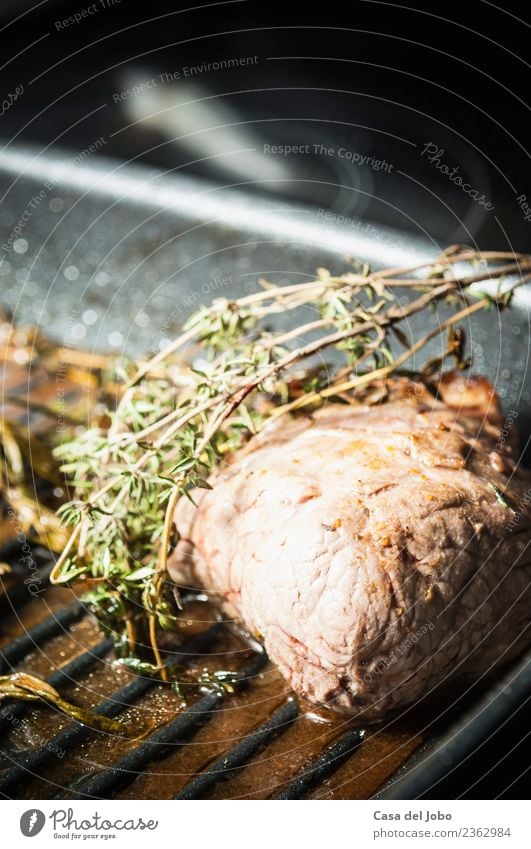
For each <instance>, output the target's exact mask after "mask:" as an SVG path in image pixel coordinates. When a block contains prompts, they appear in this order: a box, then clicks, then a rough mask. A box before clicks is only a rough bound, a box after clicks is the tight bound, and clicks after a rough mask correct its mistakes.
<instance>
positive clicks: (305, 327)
mask: <svg viewBox="0 0 531 849" xmlns="http://www.w3.org/2000/svg"><path fill="white" fill-rule="evenodd" d="M463 269H464V270H463ZM530 272H531V257H530V256H527V255H521V254H508V253H492V252H491V253H478V252H476V251H473V250H470V249H468V248H462V247H453V248H451V249H449V250H448V251H446V252H445V253H444V254H442V255H441V256H439V257H438V258H437V259H436V260H435V261H434V262H433V263H428V264H423V265H420V266H418V267H412V268H392V269H387V270H384V271H372V270H371V269H370V268H368V267H367V266H357V265H354V266H353V270H352V271H350V272H348V273H346V274H344V275H342V276H338V277H335V276H331V275H330V274H328V272H326V271H325V270H323V269H321V270H319V271H318V273H317V276H316V277H315V279H313V280H310V281H308V282H304V283H297V284H294V285H284V286H276V285H271V284H268V283H265V282H263V287H262V290H261V291H258V292H256V293H253V294H250V295H246V296H244V297H242V298H239V299H237V300H227V299H217V300H215V301H214V302H213V303H212V305H211V306H209V307H203V308H201V309H200V310H199V311H198V312H196V313H195V314H194V315H193V316H192V317H191V318H190V320H189V321H188V322H187V324H186V325H185V327H184V329H183V332H182V334H181V335H180V336H179V337H178V338H177V339H175V340H174V341H173V342H172V343H171V344H170V345H169V346H168V347H167V348H165V349H164V350H163V351H162V352H160V353H159V354H157V355H156V356H155V357H153V358H152V359H151V360H149V361H147V362H144V363H142V364H141V365H140V366H136V365H135V364H131V363H125V364H124V363H123V362H122V363H121V365H120V367H119V368H118V370H117V379H118V381H119V384H120V389H119V401H118V403H117V405H116V408H115V409H111V408H110V407H109V409H108V411H107V413H106V415H105V416H103V420H104V421H105V422H106V425H105V426H102V425H101V420H102V417H101V416H100V425H99V426H97V427H94V428H91V429H86V430H84V431H83V432H81V433H80V434H79V435H78V436H76V437H75V438H74V439H72V440H71V441H69V442H67V443H65V444H63V445H61V446H60V447H59V448H58V449H57V455H58V457H59V458H60V460H61V462H62V463H63V465H62V471H63V472H64V474H65V475H67V477H68V479H69V481H70V486H71V487H73V490H74V498H73V500H72V501H70V502H69V503H68V504H65V505H64V506H63V507H62V508H61V510H60V515H61V518H62V520H63V521H64V523H65V524H66V525H68V526H70V529H71V532H70V536H69V539H68V542H67V544H66V546H65V548H64V550H63V553H62V555H61V556H60V558H59V559H58V561H57V563H56V565H55V568H54V570H53V573H52V580H53V581H54V582H55V583H64V582H69V581H74V580H80V581H83V582H84V583H85V585H88V591H87V592H86V594H85V596H84V598H85V600H86V601H87V603H88V604H89V605H90V606H91V608H92V609H93V611H94V613H95V614H96V616H97V617H98V618H99V620H100V621H101V622H102V624H103V626H104V627H105V628H106V629H107V630H108V631H110V632H112V633H113V634H114V636H115V640H116V645H117V650H118V652H119V653H120V655H121V656H122V657H129V658H132V657H135V656H138V655H139V654H140V656H141V657H144V656H145V654H146V652H149V654H150V660H149V667H150V669H151V671H153V673H156V674H159V673H160V675H161V677H163V678H165V677H166V671H167V670H166V667H165V666H164V663H163V658H162V655H161V651H160V649H159V637H160V632H161V631H162V630H165V629H172V628H174V626H175V621H176V616H177V614H178V610H177V609H176V605H175V598H177V600H178V596H176V595H175V594H174V588H173V586H172V584H171V582H170V581H169V579H168V578H167V569H166V565H167V558H168V555H169V553H170V552H171V550H172V548H173V547H174V546H175V544H176V542H177V539H178V528H176V527H175V524H174V512H175V507H176V504H177V501H178V500H179V499H180V498H182V497H187V498H191V499H192V498H193V492H192V491H193V490H194V489H195V488H197V487H207V488H209V486H210V485H209V483H208V477H209V475H210V473H211V471H212V470H213V469H214V468H215V467H216V465H217V464H218V463H219V462H220V460H221V459H222V458H223V457H224V456H226V455H227V454H228V453H230V452H233V451H235V450H237V449H238V448H239V447H240V446H242V445H244V444H245V443H246V442H247V441H248V440H249V439H250V438H251V437H252V436H253V434H255V433H256V432H257V431H259V430H261V429H262V428H263V427H264V426H265V424H267V422H269V421H271V420H272V419H273V418H277V417H278V416H281V415H285V414H287V413H288V412H292V411H295V410H297V409H301V408H303V407H308V406H309V405H313V406H317V405H319V404H321V403H323V402H324V401H325V400H326V399H330V398H336V399H340V400H343V401H345V402H347V403H348V402H351V401H353V400H355V399H356V397H357V396H359V394H360V393H364V392H366V391H367V389H368V388H370V387H371V386H372V385H374V384H375V382H376V381H378V382H380V384H381V383H382V381H383V382H385V380H386V379H387V378H388V377H389V376H390V375H392V374H393V373H395V372H397V371H398V370H400V369H402V368H403V367H404V366H405V365H406V364H407V362H408V361H409V360H410V359H411V358H412V357H413V356H414V355H416V354H417V353H418V352H419V351H420V350H421V349H422V348H423V347H424V346H425V345H426V344H427V343H428V342H429V341H430V340H432V339H434V338H435V337H436V336H438V335H441V334H443V335H444V334H448V338H449V342H448V348H447V354H448V355H451V356H453V357H454V359H455V360H456V361H457V363H458V365H461V366H463V365H464V361H463V358H462V344H461V341H460V339H461V337H459V336H458V334H457V332H456V328H457V326H458V325H459V323H460V322H462V321H463V320H465V319H467V318H468V317H469V316H471V315H473V314H474V313H475V312H477V311H479V310H483V309H487V308H492V307H494V308H497V309H502V308H505V307H507V306H509V304H510V301H511V298H512V295H513V292H514V290H515V289H516V288H517V287H518V286H520V285H522V284H523V283H526V282H527V281H528V280H529V279H530V277H531V274H530ZM493 280H494V281H497V284H498V285H496V286H495V287H494V291H492V286H490V287H489V293H486V292H485V291H482V290H480V287H481V284H482V283H488V282H489V281H493ZM473 284H475V285H473ZM397 290H406V291H407V292H409V297H408V298H407V299H406V302H405V303H404V301H403V300H402V299H401V300H398V299H397V294H398V293H397ZM400 294H401V295H402V294H403V292H401V293H400ZM441 303H444V304H445V305H446V306H447V307H448V308H449V311H450V312H449V317H447V318H445V319H444V320H441V321H440V322H439V323H438V324H437V326H436V327H434V329H433V330H430V331H429V332H428V333H426V334H425V335H424V336H423V337H422V338H420V339H417V340H409V338H408V337H407V335H406V333H405V332H404V329H403V328H404V326H405V324H406V323H407V321H408V319H409V318H411V317H412V316H413V315H415V314H418V313H420V312H422V311H425V310H429V309H434V308H436V306H437V304H441ZM301 308H303V309H302V314H304V315H305V316H306V317H307V316H308V315H310V319H309V320H305V321H303V322H302V323H300V322H299V323H297V317H298V316H300V315H301ZM291 311H292V312H293V314H294V318H295V321H294V324H296V326H293V328H292V329H290V330H288V331H286V330H279V331H276V332H273V331H271V330H270V329H269V328H268V321H269V319H270V318H271V317H272V316H274V315H275V314H278V313H286V312H291ZM392 337H394V339H395V340H398V342H399V343H400V344H401V346H402V350H401V352H400V353H399V354H393V353H392V350H391V348H392V347H393V348H394V347H396V346H394V345H393V346H391V338H392ZM301 339H304V340H308V339H310V341H304V343H303V344H302V345H301V344H300V340H301ZM191 345H194V346H198V350H199V353H200V356H201V360H200V363H199V364H198V362H197V359H195V360H194V362H195V363H196V364H197V368H194V367H192V366H185V365H184V364H183V363H184V356H183V352H184V350H185V348H186V347H187V346H191ZM332 348H334V349H336V350H338V351H340V352H341V354H342V360H343V361H342V363H340V365H339V366H337V367H336V368H335V369H334V370H333V371H330V370H329V369H315V368H311V367H309V365H308V364H311V363H312V362H314V360H312V358H315V356H316V355H320V354H321V352H323V351H326V350H327V349H332ZM195 352H197V347H196V348H195ZM443 360H444V357H442V358H439V359H438V360H437V363H435V364H434V363H433V361H432V362H431V363H430V364H429V370H430V372H433V370H434V367H435V366H437V367H440V366H441V365H442V361H443ZM301 369H305V371H304V372H303V378H302V379H301V378H300V370H301ZM295 378H297V379H295ZM295 386H296V387H297V391H296V392H295V391H294V387H295ZM177 603H178V601H177ZM130 662H131V661H130ZM133 662H134V661H133ZM145 663H146V661H144V665H145Z"/></svg>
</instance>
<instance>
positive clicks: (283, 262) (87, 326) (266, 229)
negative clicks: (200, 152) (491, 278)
mask: <svg viewBox="0 0 531 849" xmlns="http://www.w3.org/2000/svg"><path fill="white" fill-rule="evenodd" d="M0 191H1V197H2V203H1V205H0V224H1V232H2V247H1V250H0V254H1V258H2V261H1V264H0V303H1V304H2V305H4V306H6V307H7V308H8V309H10V310H11V311H12V312H13V313H14V314H15V317H16V319H17V321H18V322H19V323H37V324H39V325H40V326H41V327H42V329H43V331H44V332H45V333H47V334H48V335H50V336H52V337H53V338H55V339H57V340H59V341H61V342H62V343H63V344H65V345H68V346H72V347H82V348H85V349H88V350H98V351H101V350H123V351H126V352H127V353H129V354H140V353H142V352H145V351H147V350H148V349H151V350H153V351H155V350H159V348H160V347H162V346H164V345H165V344H166V343H167V340H168V339H170V338H172V337H173V336H174V334H175V333H176V332H177V330H178V328H179V326H180V325H181V324H182V322H183V321H184V319H185V318H186V316H188V315H189V314H190V313H191V312H192V311H193V310H194V309H195V308H196V307H197V306H199V305H200V304H201V303H208V302H209V301H210V300H211V299H212V298H213V297H216V296H229V297H230V296H238V295H240V294H242V293H244V292H249V291H253V290H254V289H255V288H256V286H257V281H258V280H259V278H260V277H267V278H269V279H271V280H274V281H276V282H282V281H285V282H294V281H296V280H304V279H305V278H306V279H307V277H308V276H310V275H312V274H313V272H314V270H315V268H316V267H318V266H326V267H328V268H330V269H331V270H333V271H335V272H340V271H342V270H345V268H346V267H347V265H348V260H347V259H346V256H347V254H350V255H351V256H355V257H357V258H359V259H362V260H364V261H365V260H366V261H369V262H371V263H372V264H373V265H374V266H376V267H377V266H382V265H389V264H395V263H396V264H402V263H409V262H412V263H414V262H417V261H418V260H419V259H420V258H425V257H427V256H432V255H434V254H436V253H437V251H438V250H440V249H442V248H444V247H445V245H440V244H439V245H436V244H430V242H429V240H428V239H427V238H426V236H425V235H423V236H422V237H420V236H419V238H418V239H412V238H411V237H403V236H401V234H399V233H396V232H394V231H389V230H384V229H383V228H376V227H372V226H371V225H368V224H366V223H365V222H357V223H356V222H353V221H352V220H351V221H350V222H349V223H346V224H338V223H337V221H335V222H333V221H330V220H327V219H326V217H325V215H324V214H323V211H322V210H318V209H317V208H312V207H293V206H292V205H290V204H287V203H285V202H282V201H279V202H274V201H271V200H270V199H268V200H264V201H260V200H259V199H257V198H256V196H247V195H246V194H245V192H244V190H243V189H241V188H240V189H235V188H215V187H212V186H209V185H208V184H204V183H201V182H198V181H195V180H191V179H190V178H187V177H181V176H179V175H175V174H171V175H164V174H161V173H160V172H156V171H153V170H151V169H147V168H144V167H139V166H121V165H119V163H115V162H112V161H109V160H104V159H99V158H97V157H95V156H92V157H91V158H89V159H88V160H86V161H84V162H81V163H80V162H74V161H72V160H70V159H69V157H68V155H67V154H65V155H63V156H58V155H57V154H55V155H54V156H53V157H49V158H47V156H46V155H44V156H42V155H39V156H38V157H35V156H34V155H33V153H32V151H31V150H25V149H24V150H18V151H14V152H13V151H12V152H11V153H3V154H1V155H0ZM530 302H531V298H529V296H525V297H523V298H522V299H521V301H520V304H519V305H518V306H517V307H515V308H514V309H512V310H510V311H507V312H506V313H504V314H502V315H501V316H500V315H498V314H497V313H495V312H489V313H485V314H482V315H479V316H476V317H475V318H474V321H473V325H471V326H470V327H468V328H467V327H466V326H465V330H466V331H467V338H468V341H469V345H470V348H471V351H472V354H473V359H474V370H475V371H477V372H482V373H484V374H486V375H487V376H489V377H490V378H491V380H492V381H493V382H494V384H495V385H496V388H497V390H498V392H499V393H500V396H501V398H502V402H503V405H504V406H505V407H506V408H517V409H518V410H519V411H520V413H521V414H522V415H521V419H520V425H521V429H522V430H523V431H524V432H526V430H527V428H526V426H525V424H524V427H523V428H522V422H524V421H525V420H526V418H527V417H526V415H525V414H526V411H527V408H528V407H529V400H530V393H531V379H530V376H529V373H528V368H527V365H528V353H529V340H530V334H529V310H528V307H527V303H530ZM438 315H439V316H440V317H444V310H442V309H441V310H440V311H439V313H438ZM437 320H438V318H437V315H432V316H426V315H422V316H420V317H417V318H416V319H415V320H414V321H412V322H411V326H410V328H409V333H410V334H411V335H413V336H414V335H417V334H419V333H421V332H424V331H425V330H426V329H427V326H428V322H429V323H430V325H431V324H432V323H433V322H435V321H437ZM441 344H442V343H441V342H440V341H439V342H436V343H434V344H433V345H432V347H431V349H430V351H429V354H430V355H434V354H436V353H437V352H438V351H440V349H441ZM424 358H425V353H423V354H421V359H419V360H418V362H417V363H416V364H415V365H420V364H421V362H422V361H423V360H424Z"/></svg>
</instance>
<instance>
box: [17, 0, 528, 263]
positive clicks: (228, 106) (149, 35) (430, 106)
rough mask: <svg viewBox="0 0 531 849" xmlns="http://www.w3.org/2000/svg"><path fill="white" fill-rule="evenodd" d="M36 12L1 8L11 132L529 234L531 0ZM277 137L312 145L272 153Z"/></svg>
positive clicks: (58, 6) (461, 232) (114, 3)
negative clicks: (529, 5) (530, 1)
mask: <svg viewBox="0 0 531 849" xmlns="http://www.w3.org/2000/svg"><path fill="white" fill-rule="evenodd" d="M29 9H30V3H28V2H25V0H18V2H16V0H10V2H8V3H7V4H6V3H4V4H3V5H2V10H1V12H0V15H1V16H2V17H3V21H2V23H1V25H2V26H3V29H2V31H1V33H0V35H1V37H2V40H3V41H2V47H3V50H2V56H3V57H4V58H3V62H2V64H3V70H2V73H3V84H2V89H3V91H4V93H5V94H4V96H7V95H8V94H13V93H14V92H15V91H16V90H17V87H20V86H21V85H22V86H23V89H24V90H23V92H22V93H21V94H20V96H19V97H18V98H17V100H16V102H14V103H13V104H12V105H11V106H10V108H9V109H7V110H6V111H5V112H4V115H3V116H2V129H1V136H2V137H3V140H4V141H5V142H9V144H10V145H12V144H15V143H16V142H32V143H34V144H36V145H38V146H39V148H41V149H44V148H45V147H47V146H54V145H60V146H61V147H66V148H71V149H72V150H74V151H77V152H79V151H83V150H85V149H86V148H87V147H88V146H90V145H91V144H94V142H96V141H97V140H98V139H100V138H103V141H102V142H101V143H100V146H99V147H98V150H97V151H96V152H97V154H98V155H102V154H103V155H106V156H112V157H117V158H119V159H121V160H124V159H126V160H128V159H132V160H140V161H144V162H149V163H151V164H153V165H156V166H159V167H161V168H164V169H181V170H183V171H185V172H186V173H191V174H197V175H201V176H205V177H207V178H209V179H211V180H213V181H216V182H223V183H227V184H235V183H245V184H247V185H248V188H249V190H250V191H260V192H275V193H277V194H280V195H282V196H285V197H290V198H296V199H299V200H302V201H305V202H312V203H315V204H317V205H319V206H323V207H328V208H330V209H333V210H334V211H335V212H336V213H338V214H341V215H345V216H363V217H365V218H367V219H370V220H372V221H375V222H380V223H385V224H389V225H392V226H396V227H400V228H401V229H406V230H415V231H417V232H422V231H426V232H427V233H429V235H430V236H431V237H432V238H435V239H437V240H440V241H442V242H443V243H448V242H450V243H451V242H467V243H472V242H476V243H477V244H478V245H479V246H480V247H483V248H487V247H488V248H500V249H502V248H506V247H507V246H508V245H510V246H512V247H514V248H516V249H527V248H528V246H529V238H528V234H529V232H530V228H531V220H529V221H526V208H525V205H524V204H525V203H526V202H527V194H528V192H527V183H528V178H529V174H530V164H529V154H528V153H527V150H526V147H527V136H528V127H529V107H528V104H527V102H526V99H527V95H528V89H529V81H530V75H529V64H528V62H527V59H529V55H528V52H527V50H526V47H527V44H528V42H529V35H530V23H529V22H528V21H526V20H522V16H523V15H526V14H527V16H528V17H529V14H528V12H526V9H525V6H524V5H523V4H521V3H516V2H509V3H504V8H503V9H501V8H498V7H496V6H495V5H494V4H492V3H489V2H484V1H483V0H474V2H470V3H466V4H465V3H463V4H461V5H460V6H458V7H450V6H449V5H448V4H446V3H444V4H443V3H439V2H430V3H427V4H426V3H422V2H415V0H414V1H413V2H412V3H410V4H409V6H402V5H400V4H394V3H388V2H375V0H362V1H361V2H360V0H357V2H351V3H348V4H325V3H323V4H318V5H317V6H316V7H315V8H314V9H313V10H312V9H310V7H309V4H308V5H306V4H303V3H300V4H299V3H289V4H288V3H276V2H272V3H267V4H266V3H260V2H255V0H236V2H223V3H213V4H205V5H196V7H195V8H191V9H186V10H184V9H182V8H180V7H179V6H178V5H177V6H176V4H175V3H172V2H167V1H166V0H159V2H156V3H153V4H150V5H149V6H146V5H145V4H137V3H132V2H129V0H95V2H92V3H91V2H88V0H87V2H85V0H83V2H80V3H72V2H68V0H65V1H64V2H60V0H43V2H40V3H37V4H36V5H35V6H34V8H33V9H31V10H29ZM28 10H29V11H28ZM76 15H78V19H77V21H76V19H75V16H76ZM17 18H18V19H17ZM73 18H74V19H73ZM194 69H195V71H194ZM135 87H136V88H135ZM264 144H265V145H268V144H269V145H299V146H300V145H302V146H303V149H302V150H299V152H293V153H289V154H288V155H279V154H274V153H271V152H270V153H266V154H264V152H263V149H264ZM427 144H430V145H431V147H430V148H429V149H428V152H425V153H423V151H424V150H425V147H426V145H427ZM320 145H323V146H324V147H325V148H326V149H327V152H326V153H325V152H324V151H323V150H322V149H321V148H320V147H319V146H320ZM316 148H317V149H316ZM342 150H343V151H344V152H345V151H346V152H348V154H349V155H351V156H352V157H353V158H352V159H348V158H346V156H345V153H344V152H343V154H342V153H341V151H342ZM330 151H332V152H331V153H330ZM441 151H442V152H441ZM429 152H431V155H432V159H431V161H430V159H429ZM435 152H436V155H435V156H434V155H433V154H434V153H435ZM363 157H365V159H363ZM370 157H373V159H372V161H369V160H370ZM378 163H380V164H378ZM453 169H456V170H455V171H453ZM445 171H446V173H444V172H445ZM448 172H450V173H448ZM452 172H453V176H452ZM456 178H461V179H462V181H463V183H464V184H466V187H467V189H466V191H465V190H464V188H463V186H461V185H457V184H456V182H455V179H456ZM467 192H468V193H467ZM470 194H472V195H473V197H470ZM530 194H531V192H530ZM522 195H524V196H526V200H525V201H524V200H523V199H522ZM518 198H520V201H519V200H518ZM527 213H529V210H527ZM527 217H528V218H530V219H531V213H529V214H527Z"/></svg>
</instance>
